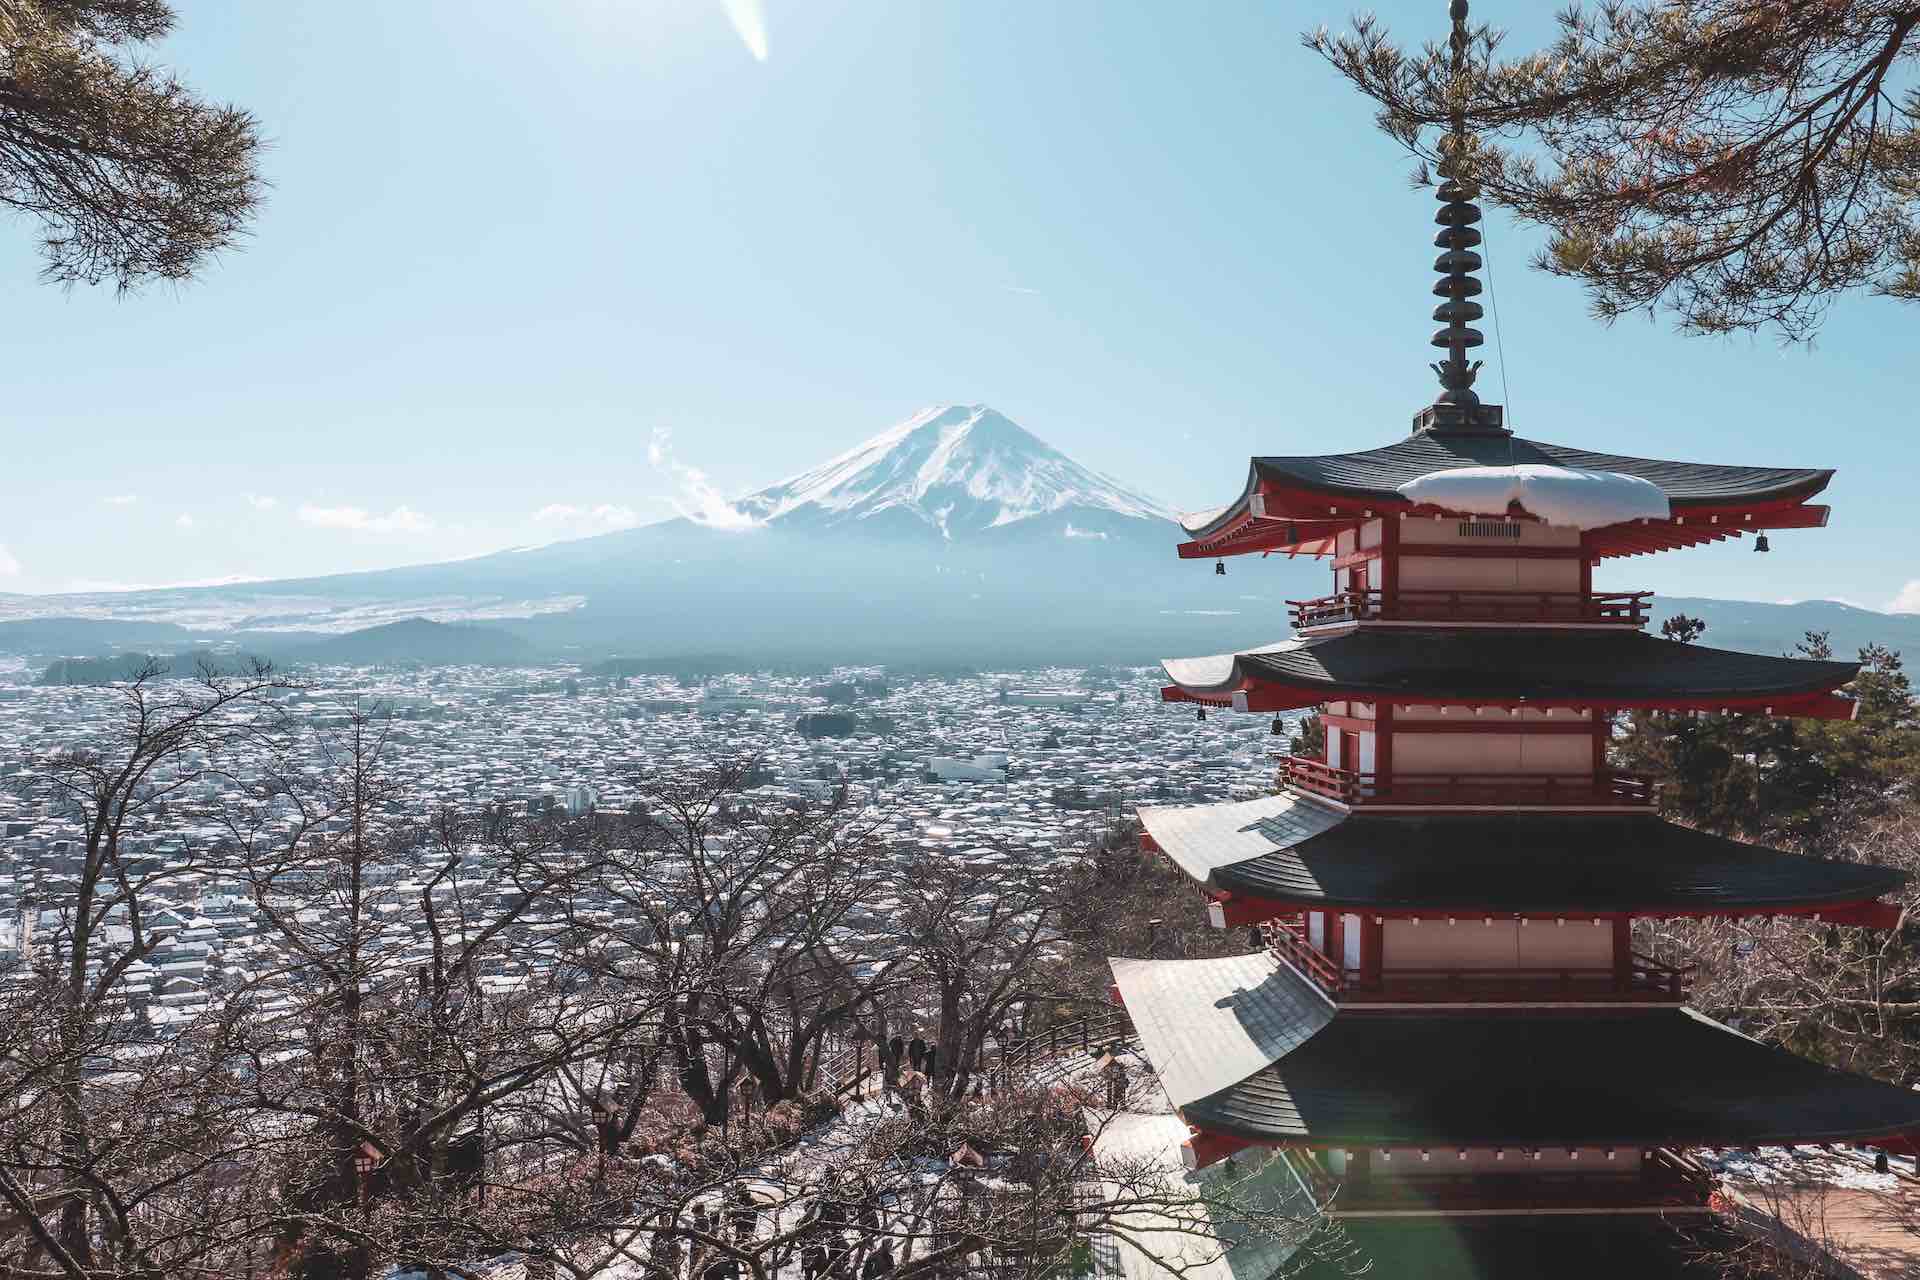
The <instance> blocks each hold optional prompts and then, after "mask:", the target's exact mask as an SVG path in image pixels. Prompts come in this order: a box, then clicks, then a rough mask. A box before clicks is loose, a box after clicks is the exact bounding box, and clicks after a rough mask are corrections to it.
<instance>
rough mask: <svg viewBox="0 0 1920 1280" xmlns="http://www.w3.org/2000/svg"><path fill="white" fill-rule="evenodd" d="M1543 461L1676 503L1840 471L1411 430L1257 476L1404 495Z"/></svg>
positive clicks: (1261, 464)
mask: <svg viewBox="0 0 1920 1280" xmlns="http://www.w3.org/2000/svg"><path fill="white" fill-rule="evenodd" d="M1524 463H1537V464H1543V465H1546V466H1557V467H1577V468H1580V469H1582V470H1588V471H1618V472H1620V473H1622V474H1623V475H1630V476H1639V477H1640V478H1641V479H1643V480H1650V481H1652V482H1653V483H1654V484H1657V485H1659V486H1660V488H1661V490H1662V491H1664V492H1665V493H1666V495H1667V500H1668V501H1669V502H1672V503H1675V504H1681V505H1684V504H1687V503H1706V504H1716V505H1717V504H1720V503H1729V502H1741V501H1749V502H1751V501H1759V500H1762V499H1768V498H1782V497H1789V496H1793V495H1796V494H1798V495H1800V496H1803V497H1804V496H1811V495H1812V494H1815V493H1818V492H1819V491H1820V490H1821V489H1823V488H1825V487H1826V485H1827V482H1828V481H1829V480H1830V479H1832V478H1833V472H1831V471H1820V470H1815V469H1812V468H1808V467H1722V466H1715V465H1713V464H1711V463H1705V462H1663V461H1660V460H1659V459H1656V458H1628V457H1623V456H1621V455H1619V454H1613V453H1591V452H1589V451H1588V450H1585V449H1570V448H1568V447H1566V446H1565V445H1558V444H1543V443H1541V442H1539V441H1535V440H1522V439H1519V438H1518V437H1512V438H1509V437H1506V436H1477V435H1433V434H1431V433H1424V432H1423V433H1422V434H1420V435H1416V436H1410V437H1408V438H1407V439H1405V440H1400V441H1397V442H1395V443H1394V444H1390V445H1388V446H1386V447H1385V448H1384V449H1368V450H1366V451H1364V452H1361V453H1331V454H1323V455H1321V456H1319V457H1309V458H1255V459H1254V460H1253V470H1254V474H1255V475H1256V476H1264V477H1266V478H1268V479H1272V480H1277V481H1280V482H1282V483H1293V484H1298V485H1303V486H1305V487H1307V488H1310V489H1330V490H1340V491H1343V492H1347V493H1355V494H1367V495H1373V496H1379V497H1396V496H1398V494H1397V490H1398V489H1399V487H1400V486H1401V485H1403V484H1405V483H1406V482H1407V481H1409V480H1412V479H1414V478H1415V477H1416V476H1423V475H1428V474H1430V473H1432V472H1435V471H1452V470H1455V469H1457V468H1459V467H1504V466H1509V465H1516V464H1524Z"/></svg>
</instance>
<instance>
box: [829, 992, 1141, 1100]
mask: <svg viewBox="0 0 1920 1280" xmlns="http://www.w3.org/2000/svg"><path fill="white" fill-rule="evenodd" d="M1132 1035H1133V1019H1132V1018H1131V1017H1129V1016H1128V1014H1127V1012H1126V1011H1125V1010H1124V1009H1106V1010H1102V1011H1101V1012H1099V1013H1091V1014H1087V1015H1085V1016H1084V1017H1080V1018H1075V1019H1073V1020H1072V1021H1071V1022H1062V1023H1056V1024H1054V1025H1053V1026H1050V1027H1048V1028H1047V1029H1046V1030H1044V1031H1037V1032H1035V1033H1034V1034H1033V1035H1031V1036H1027V1037H1025V1038H1024V1039H1021V1040H1017V1041H1014V1042H1012V1043H1011V1044H1004V1045H998V1046H997V1049H998V1052H996V1053H994V1054H993V1055H992V1057H991V1058H990V1059H987V1061H986V1062H984V1063H983V1064H982V1066H983V1067H984V1068H985V1070H977V1071H975V1072H974V1073H972V1074H973V1075H974V1076H976V1077H985V1076H996V1075H997V1077H998V1079H999V1080H1001V1081H1012V1080H1015V1079H1019V1078H1021V1077H1022V1076H1026V1075H1031V1074H1032V1073H1033V1071H1034V1069H1035V1067H1037V1066H1038V1065H1039V1064H1040V1063H1041V1062H1043V1061H1046V1060H1047V1059H1050V1058H1057V1057H1061V1056H1064V1055H1066V1054H1070V1053H1080V1054H1088V1053H1091V1052H1092V1051H1093V1050H1094V1049H1095V1048H1097V1047H1099V1046H1101V1045H1105V1044H1108V1043H1110V1042H1112V1041H1114V1040H1117V1039H1126V1038H1129V1037H1131V1036H1132ZM989 1064H990V1065H989ZM880 1065H881V1058H880V1054H879V1053H878V1051H877V1049H876V1047H875V1046H874V1045H873V1044H872V1043H870V1042H867V1041H855V1042H854V1043H853V1044H851V1045H848V1046H847V1047H846V1048H844V1049H841V1050H840V1051H838V1052H837V1053H834V1054H831V1055H828V1056H826V1057H823V1058H822V1059H821V1061H820V1065H819V1068H818V1070H817V1072H816V1073H815V1076H814V1080H815V1082H816V1087H817V1088H822V1089H831V1090H832V1091H833V1096H834V1097H836V1098H839V1097H845V1096H847V1095H848V1094H851V1093H857V1092H859V1091H861V1090H862V1089H863V1088H864V1087H865V1086H866V1085H867V1083H868V1082H869V1081H875V1080H878V1079H879V1075H880Z"/></svg>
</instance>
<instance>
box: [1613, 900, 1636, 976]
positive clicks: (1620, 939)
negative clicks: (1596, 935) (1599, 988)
mask: <svg viewBox="0 0 1920 1280" xmlns="http://www.w3.org/2000/svg"><path fill="white" fill-rule="evenodd" d="M1632 986H1633V920H1632V919H1631V918H1630V917H1628V916H1624V915H1618V916H1615V917H1614V918H1613V989H1614V990H1615V991H1619V992H1622V993H1624V992H1626V991H1627V990H1628V989H1630V988H1631V987H1632Z"/></svg>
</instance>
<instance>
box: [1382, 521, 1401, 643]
mask: <svg viewBox="0 0 1920 1280" xmlns="http://www.w3.org/2000/svg"><path fill="white" fill-rule="evenodd" d="M1380 616H1381V617H1383V618H1397V617H1399V616H1400V517H1399V516H1397V515H1393V514H1391V513H1389V514H1387V515H1385V516H1382V517H1381V519H1380Z"/></svg>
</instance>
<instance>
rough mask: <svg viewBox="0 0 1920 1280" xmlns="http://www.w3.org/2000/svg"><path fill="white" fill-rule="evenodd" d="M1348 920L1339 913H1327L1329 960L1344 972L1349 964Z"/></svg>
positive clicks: (1327, 951) (1327, 952) (1327, 953)
mask: <svg viewBox="0 0 1920 1280" xmlns="http://www.w3.org/2000/svg"><path fill="white" fill-rule="evenodd" d="M1346 937H1347V918H1346V916H1344V915H1342V914H1341V913H1340V912H1338V911H1329V912H1327V929H1326V939H1327V950H1326V957H1327V959H1329V960H1331V961H1333V967H1334V968H1335V969H1339V970H1344V969H1345V968H1346V963H1347V947H1346Z"/></svg>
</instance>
